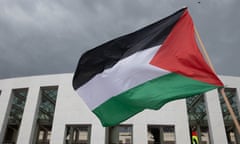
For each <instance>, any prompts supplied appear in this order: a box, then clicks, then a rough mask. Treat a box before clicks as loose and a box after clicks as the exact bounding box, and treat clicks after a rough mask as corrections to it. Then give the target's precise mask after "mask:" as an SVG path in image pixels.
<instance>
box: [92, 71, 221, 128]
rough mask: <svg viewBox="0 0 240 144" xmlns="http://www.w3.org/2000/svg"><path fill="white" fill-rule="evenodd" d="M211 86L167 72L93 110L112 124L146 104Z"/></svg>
mask: <svg viewBox="0 0 240 144" xmlns="http://www.w3.org/2000/svg"><path fill="white" fill-rule="evenodd" d="M215 88H217V86H215V85H210V84H207V83H203V82H200V81H196V80H193V79H191V78H188V77H185V76H182V75H179V74H176V73H170V74H167V75H165V76H162V77H158V78H156V79H153V80H151V81H148V82H146V83H144V84H141V85H139V86H137V87H134V88H132V89H130V90H128V91H125V92H123V93H121V94H119V95H117V96H114V97H112V98H111V99H109V100H108V101H106V102H104V103H103V104H101V105H100V106H98V107H97V108H96V109H94V110H93V112H94V113H95V114H96V115H97V116H98V117H99V119H100V120H101V122H102V123H103V125H104V126H113V125H116V124H118V123H120V122H122V121H124V120H126V119H128V118H130V117H131V116H133V115H135V114H136V113H138V112H141V111H143V110H144V109H146V108H148V109H155V110H157V109H159V108H161V107H162V106H163V105H164V104H166V103H167V102H169V101H172V100H176V99H181V98H186V97H189V96H193V95H196V94H201V93H203V92H205V91H209V90H212V89H215Z"/></svg>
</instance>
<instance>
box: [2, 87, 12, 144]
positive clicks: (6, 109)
mask: <svg viewBox="0 0 240 144" xmlns="http://www.w3.org/2000/svg"><path fill="white" fill-rule="evenodd" d="M1 91H2V93H1V96H0V106H1V108H0V143H3V139H4V135H5V131H6V127H7V122H8V115H9V113H10V109H11V101H12V97H11V89H9V88H7V86H5V87H1Z"/></svg>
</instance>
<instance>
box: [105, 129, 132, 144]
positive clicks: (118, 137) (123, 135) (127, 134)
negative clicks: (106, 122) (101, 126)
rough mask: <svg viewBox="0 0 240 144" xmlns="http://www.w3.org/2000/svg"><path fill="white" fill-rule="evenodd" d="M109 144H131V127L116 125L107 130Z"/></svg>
mask: <svg viewBox="0 0 240 144" xmlns="http://www.w3.org/2000/svg"><path fill="white" fill-rule="evenodd" d="M109 143H110V144H132V143H133V142H132V126H131V125H118V126H114V127H110V128H109Z"/></svg>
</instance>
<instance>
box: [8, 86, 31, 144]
mask: <svg viewBox="0 0 240 144" xmlns="http://www.w3.org/2000/svg"><path fill="white" fill-rule="evenodd" d="M27 92H28V89H27V88H23V89H14V90H13V91H12V94H11V109H10V114H9V117H8V123H7V128H6V131H5V136H4V140H3V144H14V143H16V141H17V137H18V131H19V128H20V125H21V121H22V115H23V111H24V107H25V102H26V97H27Z"/></svg>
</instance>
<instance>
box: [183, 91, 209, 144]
mask: <svg viewBox="0 0 240 144" xmlns="http://www.w3.org/2000/svg"><path fill="white" fill-rule="evenodd" d="M186 102H187V111H188V120H189V125H190V126H189V127H190V134H191V139H192V143H194V142H195V143H196V142H198V143H201V144H210V135H209V128H208V116H207V112H206V105H205V101H204V95H203V94H200V95H196V96H193V97H189V98H187V100H186Z"/></svg>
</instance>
